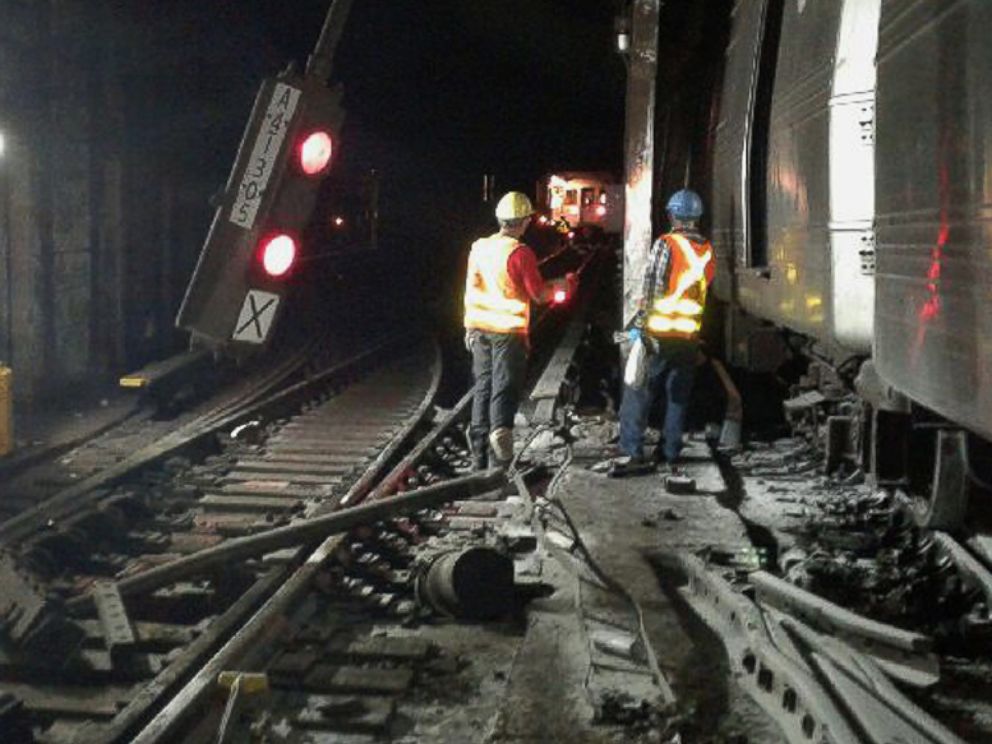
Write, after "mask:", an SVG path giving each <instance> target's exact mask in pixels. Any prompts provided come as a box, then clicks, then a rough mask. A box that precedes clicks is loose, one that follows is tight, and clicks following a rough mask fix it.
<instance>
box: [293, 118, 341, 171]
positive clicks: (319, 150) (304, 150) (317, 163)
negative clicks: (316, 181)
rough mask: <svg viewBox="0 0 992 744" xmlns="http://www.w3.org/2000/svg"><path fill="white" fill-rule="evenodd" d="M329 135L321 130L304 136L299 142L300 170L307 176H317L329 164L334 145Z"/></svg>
mask: <svg viewBox="0 0 992 744" xmlns="http://www.w3.org/2000/svg"><path fill="white" fill-rule="evenodd" d="M333 142H334V141H333V140H332V139H331V135H330V134H329V133H328V132H326V131H324V130H323V129H318V130H316V131H313V132H310V133H309V134H306V135H305V136H304V137H303V138H302V139H301V140H300V149H299V164H300V169H301V170H302V171H303V173H304V174H306V175H308V176H319V175H321V174H323V173H324V171H326V170H327V168H328V166H329V165H330V164H331V155H333V154H334V144H333Z"/></svg>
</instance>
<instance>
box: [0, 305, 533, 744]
mask: <svg viewBox="0 0 992 744" xmlns="http://www.w3.org/2000/svg"><path fill="white" fill-rule="evenodd" d="M548 327H549V328H553V324H551V325H549V326H548ZM384 357H385V358H389V359H391V361H390V362H389V363H386V364H383V362H382V359H383V358H384ZM440 374H441V366H440V358H439V354H438V353H437V351H436V350H434V349H433V348H432V347H431V346H430V345H427V344H424V343H422V342H418V343H411V342H407V343H406V345H405V346H403V345H401V344H399V343H397V342H395V341H393V340H386V341H383V342H382V343H380V344H378V345H376V346H375V347H374V348H371V349H366V350H365V351H363V352H361V353H359V354H356V355H354V356H353V357H351V358H349V359H346V360H341V361H338V362H336V363H334V364H322V365H320V364H315V363H314V361H313V358H312V355H311V356H310V357H307V355H306V354H301V355H300V357H299V358H298V359H294V360H292V362H290V361H287V362H286V363H285V364H283V365H280V368H279V370H278V372H276V371H274V372H273V373H272V375H270V376H269V377H268V378H267V382H266V383H265V384H264V385H261V386H254V387H250V388H249V389H248V390H246V391H244V392H243V394H241V395H238V396H233V397H231V398H229V399H228V401H227V402H226V403H225V404H224V405H223V406H220V407H217V408H215V409H213V410H211V411H209V412H208V413H207V414H204V415H200V416H197V417H196V418H194V419H193V420H192V421H189V422H186V423H184V424H183V425H181V426H180V427H178V428H177V429H175V430H173V431H169V432H167V433H165V434H164V435H163V436H161V437H159V438H158V440H157V441H153V442H150V443H147V444H145V445H144V446H142V447H139V448H137V449H136V451H134V452H131V453H128V454H126V455H125V456H124V457H123V458H117V457H115V458H111V459H113V460H114V461H113V462H106V463H104V464H103V465H102V466H101V467H99V468H96V472H93V473H91V474H90V475H89V476H88V477H85V478H83V479H81V480H80V481H79V482H76V483H73V484H72V485H71V486H69V487H68V488H63V489H61V490H59V491H57V492H56V493H54V494H52V495H50V496H48V497H47V498H46V499H45V500H43V501H42V502H41V503H38V504H36V505H34V506H31V507H29V508H28V509H26V510H23V511H21V512H19V513H18V514H16V515H15V516H13V517H12V518H10V519H8V520H6V521H5V522H3V523H0V548H2V551H0V584H2V585H3V586H4V588H5V590H6V591H5V595H4V597H2V598H0V632H2V635H3V639H2V641H0V730H2V731H4V732H5V736H6V735H7V732H12V733H11V734H10V737H11V738H10V740H11V741H18V740H24V741H41V742H52V743H53V744H61V743H62V742H75V743H78V742H125V741H187V740H189V739H188V738H187V734H188V733H189V732H190V731H193V730H195V729H197V728H198V727H202V726H203V725H204V723H203V721H207V722H208V723H207V724H205V725H206V730H208V731H212V732H213V733H212V734H211V735H206V736H205V738H204V739H203V740H205V741H206V740H213V739H215V738H216V730H217V728H216V726H214V723H213V722H210V716H209V712H210V710H211V709H210V706H206V710H207V715H206V716H205V717H204V716H202V715H201V713H202V710H203V709H204V708H205V703H206V702H208V701H209V700H210V699H211V697H212V695H213V693H214V691H215V688H216V684H217V675H218V673H219V672H220V671H227V670H228V668H229V667H231V666H232V665H234V666H236V667H238V668H252V663H253V662H251V659H252V658H255V657H259V656H260V655H262V656H264V655H265V654H263V653H262V649H268V651H269V653H268V656H267V658H266V659H265V663H264V664H263V668H264V667H265V666H267V665H269V664H273V663H274V664H275V667H274V669H275V671H274V675H273V677H274V679H275V680H279V679H280V671H279V659H282V657H283V656H284V655H285V653H286V651H287V649H286V648H284V647H280V646H278V643H281V642H283V641H285V640H286V639H285V638H283V637H281V636H280V635H278V632H279V629H280V628H285V627H286V625H285V623H286V618H287V617H288V616H290V615H292V614H294V613H298V607H299V606H300V604H301V602H302V605H303V606H306V607H309V606H311V605H312V604H313V602H312V601H310V602H308V601H304V600H306V599H307V598H308V597H312V594H313V588H314V586H315V585H317V586H322V587H323V590H324V591H325V592H329V593H330V594H332V595H333V596H334V597H335V598H336V601H338V602H339V603H340V602H343V603H345V604H347V603H350V602H359V603H360V604H362V605H363V606H364V607H365V608H366V610H368V609H369V606H370V604H371V607H372V609H373V610H374V611H375V612H376V613H378V616H380V617H385V618H390V621H391V622H395V623H401V622H403V621H405V620H407V619H409V618H410V617H411V616H415V615H416V614H417V613H418V612H420V611H422V608H423V601H419V602H418V601H417V598H418V596H419V595H418V594H417V591H419V590H417V589H416V586H417V583H416V582H417V579H416V576H415V575H412V574H411V572H410V570H409V566H410V565H411V564H414V563H417V562H418V561H419V560H420V559H419V558H417V555H419V554H420V553H421V552H422V551H421V549H420V542H421V541H422V539H423V537H425V536H426V535H429V534H432V533H433V532H436V531H437V529H438V524H439V522H444V523H448V522H450V520H444V519H441V518H440V517H439V516H438V512H437V511H436V510H433V508H436V507H438V506H440V505H441V504H443V503H448V502H452V501H454V502H457V501H458V499H459V498H462V497H467V496H472V495H475V494H477V493H478V492H479V491H480V490H482V491H487V490H488V491H489V492H491V493H493V495H492V496H491V500H492V501H493V502H494V503H493V504H490V505H489V506H487V507H484V508H483V509H482V514H481V515H480V513H479V507H478V505H468V506H466V505H464V504H463V505H461V507H462V508H463V509H465V513H464V514H463V515H462V517H463V520H462V521H463V522H465V523H466V524H468V525H470V526H471V525H476V526H477V524H478V521H479V518H481V517H482V516H485V517H487V518H488V517H491V516H492V514H491V513H490V512H493V513H495V512H494V510H495V511H499V508H497V506H495V505H494V504H495V502H497V501H500V500H502V495H498V496H497V495H495V492H494V489H495V488H496V486H497V485H498V484H499V483H501V482H503V477H502V476H501V475H500V474H497V473H487V474H481V475H472V476H469V475H466V473H467V472H468V468H469V464H470V457H469V453H468V452H467V449H466V446H465V439H464V436H463V433H462V431H461V430H460V426H461V422H462V420H463V418H464V416H465V414H466V412H467V410H468V407H469V402H470V395H469V394H467V395H466V396H465V397H463V398H462V400H461V401H460V402H459V403H458V405H456V406H455V407H454V409H452V410H451V411H448V412H446V413H445V415H444V416H443V417H442V418H441V420H440V421H438V422H436V423H435V424H434V425H433V426H430V425H429V424H428V421H429V419H430V417H431V413H432V412H433V400H434V397H435V394H436V392H437V389H438V385H439V381H440ZM232 432H236V433H237V436H235V437H229V436H218V434H230V433H232ZM207 453H209V454H207ZM404 453H405V455H404ZM204 455H206V456H204ZM118 460H119V461H118ZM387 471H388V472H387ZM405 491H408V492H409V493H402V492H405ZM408 497H409V498H408ZM364 500H368V501H370V502H372V503H371V504H370V505H369V506H368V507H366V506H364V505H363V506H356V505H358V504H359V503H360V502H362V501H364ZM380 505H381V506H380ZM456 506H457V505H456ZM349 507H355V508H349ZM380 508H381V509H383V511H382V512H381V513H380V512H379V511H376V510H377V509H380ZM363 509H371V510H372V511H371V512H369V513H366V512H363V511H362V510H363ZM425 509H426V511H425ZM403 514H416V518H407V517H402V518H401V517H400V516H399V515H403ZM342 519H343V520H344V522H342V521H341V520H342ZM349 519H353V520H358V521H353V522H348V520H349ZM455 521H456V522H457V519H456V520H455ZM376 522H378V523H380V526H379V527H377V528H375V529H374V530H372V531H371V532H370V531H369V528H368V527H367V526H362V525H369V524H373V523H376ZM356 526H358V531H357V532H354V531H352V532H351V533H348V530H351V529H352V528H354V527H356ZM456 532H457V530H456ZM328 535H331V536H332V537H327V536H328ZM356 535H357V538H356ZM314 546H316V549H314ZM503 575H504V578H505V575H506V574H505V571H504V574H503ZM509 575H510V582H511V583H512V570H511V571H510V574H509ZM442 583H443V582H442ZM273 629H275V632H276V633H277V637H276V638H274V639H273V638H271V637H270V636H271V634H272V633H273ZM313 632H314V633H316V632H317V631H313ZM305 637H306V634H304V638H305ZM293 638H296V635H295V634H293ZM273 644H275V645H273ZM373 645H375V644H373ZM387 645H389V644H387ZM400 645H402V644H400ZM413 645H414V646H417V647H418V648H419V647H420V646H419V645H418V644H417V643H414V644H413ZM363 653H364V655H362V654H359V655H358V656H359V657H361V664H359V665H358V666H354V665H352V666H353V667H354V668H352V669H351V670H350V672H348V674H351V675H352V682H351V683H350V684H352V685H353V687H354V688H355V689H357V690H358V691H363V690H364V691H365V692H368V691H369V690H368V686H369V684H370V683H369V682H368V681H367V678H376V675H377V673H376V672H375V671H372V672H368V673H367V674H366V673H365V672H363V671H361V670H363V669H364V670H368V669H373V670H374V669H377V668H379V667H380V666H382V664H387V665H388V663H392V662H395V656H396V653H397V651H396V644H393V645H389V648H387V649H386V650H385V651H382V650H381V649H380V651H378V652H374V653H373V651H371V650H369V649H366V650H365V652H363ZM246 658H247V659H248V660H249V662H245V661H244V660H245V659H246ZM348 658H349V659H352V660H355V659H356V658H358V657H356V656H355V654H353V653H351V652H349V654H348ZM418 658H419V659H420V660H421V661H423V659H422V658H421V657H418ZM334 659H337V660H338V661H340V658H339V657H334V656H333V655H331V656H329V657H328V658H326V659H324V661H325V662H328V663H329V662H330V661H332V660H334ZM387 662H388V663H387ZM243 663H248V666H247V667H242V664H243ZM259 663H260V662H259ZM286 663H288V662H286ZM418 663H419V662H418ZM370 665H371V666H370ZM284 666H285V665H284ZM325 666H326V664H325ZM338 666H340V664H338ZM335 668H337V667H335ZM285 671H286V670H285V668H284V669H283V677H282V679H283V682H285ZM378 676H379V677H382V676H383V675H378ZM386 676H388V675H386ZM294 679H295V678H294ZM301 679H302V678H301ZM363 680H365V681H363ZM339 683H340V680H338V681H337V682H334V683H333V684H331V683H328V684H330V685H331V687H330V688H329V689H338V688H335V687H334V685H339ZM327 691H328V690H325V692H327ZM352 691H354V690H352ZM373 691H374V690H373ZM379 692H380V693H381V692H382V690H379ZM380 702H381V701H380ZM387 707H388V706H387ZM311 718H313V716H311ZM331 718H334V717H333V716H332V717H331ZM345 718H346V719H347V720H344V721H343V722H342V723H341V725H342V727H343V728H342V730H349V729H350V727H352V726H353V725H354V721H353V720H351V718H349V717H347V716H346V717H345ZM318 724H319V725H318ZM335 725H336V724H335V723H334V721H333V720H330V719H329V718H328V716H326V715H321V716H317V718H316V719H313V720H310V719H308V720H307V721H302V720H301V722H300V726H302V727H304V728H307V727H310V728H314V727H317V728H321V727H322V728H324V729H333V728H334V726H335ZM4 740H5V741H6V740H7V739H6V738H5V739H4ZM229 740H237V739H229Z"/></svg>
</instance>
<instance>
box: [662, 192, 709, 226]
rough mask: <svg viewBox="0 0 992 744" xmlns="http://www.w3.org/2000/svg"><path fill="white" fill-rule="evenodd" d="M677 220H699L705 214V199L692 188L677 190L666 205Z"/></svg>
mask: <svg viewBox="0 0 992 744" xmlns="http://www.w3.org/2000/svg"><path fill="white" fill-rule="evenodd" d="M665 208H666V209H667V210H668V211H669V212H670V213H671V215H672V217H674V218H675V219H677V220H698V219H699V218H700V217H702V216H703V200H702V199H700V198H699V194H697V193H696V192H695V191H692V190H690V189H681V190H680V191H676V192H675V193H674V194H672V196H671V197H670V198H669V200H668V206H667V207H665Z"/></svg>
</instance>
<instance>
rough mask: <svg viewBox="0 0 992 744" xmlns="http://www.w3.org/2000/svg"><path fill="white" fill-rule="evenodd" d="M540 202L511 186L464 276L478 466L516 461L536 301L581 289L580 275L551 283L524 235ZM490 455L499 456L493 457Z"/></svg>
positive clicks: (472, 435)
mask: <svg viewBox="0 0 992 744" xmlns="http://www.w3.org/2000/svg"><path fill="white" fill-rule="evenodd" d="M533 214H534V207H533V205H532V204H531V201H530V199H529V198H528V197H527V195H526V194H522V193H520V192H519V191H511V192H509V193H508V194H506V195H504V196H503V198H502V199H500V200H499V203H498V204H497V205H496V219H497V221H498V222H499V232H497V233H495V234H494V235H490V236H489V237H486V238H480V239H479V240H477V241H475V243H473V244H472V250H471V252H470V253H469V257H468V271H467V274H466V278H465V346H466V348H467V349H468V350H469V351H470V352H472V373H473V375H474V376H475V392H474V399H473V405H472V424H471V427H470V430H469V434H470V438H471V441H472V456H473V466H474V467H475V468H476V469H484V468H486V467H488V466H489V465H506V464H508V463H509V462H510V461H511V460H512V458H513V419H514V416H515V415H516V413H517V407H518V405H519V403H520V393H521V390H522V388H523V383H524V374H525V372H526V370H527V348H528V344H527V333H528V330H529V326H530V303H531V302H537V303H541V304H546V303H549V302H553V301H555V298H556V296H557V297H560V298H563V297H566V296H568V295H570V294H571V293H572V292H573V291H574V288H575V277H574V275H569V276H567V277H566V278H565V279H555V280H552V281H547V282H546V281H545V280H544V278H543V277H542V276H541V274H540V272H539V271H538V267H537V257H536V256H535V255H534V251H532V250H531V249H530V247H529V246H527V245H526V244H525V243H524V242H523V241H522V237H523V234H524V232H526V230H527V227H528V226H529V225H530V221H531V218H532V216H533ZM490 453H492V455H493V457H492V458H490Z"/></svg>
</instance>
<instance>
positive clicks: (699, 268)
mask: <svg viewBox="0 0 992 744" xmlns="http://www.w3.org/2000/svg"><path fill="white" fill-rule="evenodd" d="M662 240H664V241H665V242H666V243H667V244H668V250H669V252H670V259H669V271H668V283H667V286H666V287H664V289H663V291H662V292H661V296H660V297H659V296H657V293H656V296H655V298H654V302H653V303H652V305H651V307H649V308H648V315H647V320H646V322H645V329H646V330H647V332H648V334H649V335H651V336H654V337H655V338H686V339H692V338H695V337H696V335H697V334H698V333H699V327H700V325H701V324H702V320H703V309H704V308H705V307H706V290H707V288H708V287H709V282H710V279H711V278H712V276H713V266H712V261H713V248H712V247H711V246H710V244H709V243H708V242H706V243H694V242H693V241H691V240H689V239H688V238H686V237H685V236H684V235H679V234H678V233H669V234H667V235H665V236H663V237H662Z"/></svg>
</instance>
